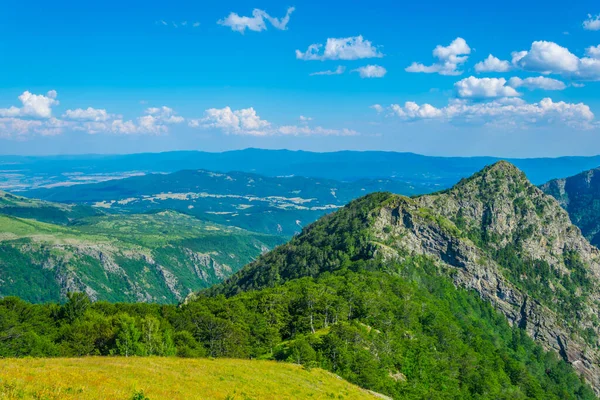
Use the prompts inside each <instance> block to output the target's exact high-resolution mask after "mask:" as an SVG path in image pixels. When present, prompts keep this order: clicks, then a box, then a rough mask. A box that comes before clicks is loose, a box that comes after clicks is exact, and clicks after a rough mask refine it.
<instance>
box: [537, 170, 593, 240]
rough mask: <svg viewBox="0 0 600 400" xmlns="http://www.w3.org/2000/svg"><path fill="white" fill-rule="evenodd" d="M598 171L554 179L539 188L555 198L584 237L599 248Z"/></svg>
mask: <svg viewBox="0 0 600 400" xmlns="http://www.w3.org/2000/svg"><path fill="white" fill-rule="evenodd" d="M598 171H599V170H598V169H592V170H589V171H585V172H582V173H580V174H578V175H575V176H572V177H569V178H565V179H555V180H552V181H550V182H548V183H546V184H544V185H542V186H540V188H541V189H542V190H543V191H544V192H545V193H547V194H549V195H551V196H552V197H554V198H556V200H558V202H559V203H560V204H561V205H562V206H563V207H564V208H565V209H566V210H567V211H568V213H569V216H570V217H571V220H572V221H573V223H574V224H575V225H577V226H578V227H579V228H580V229H581V232H582V233H583V234H584V236H585V237H587V238H588V239H589V241H590V242H591V243H592V244H593V245H595V246H600V174H598Z"/></svg>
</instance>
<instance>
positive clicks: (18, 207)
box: [0, 190, 104, 225]
mask: <svg viewBox="0 0 600 400" xmlns="http://www.w3.org/2000/svg"><path fill="white" fill-rule="evenodd" d="M0 214H4V215H12V216H15V217H21V218H31V219H35V220H38V221H42V222H49V223H53V224H60V225H65V224H69V223H70V222H72V221H74V220H76V219H78V218H85V217H91V216H98V215H102V214H104V212H103V211H102V210H101V209H97V208H93V207H90V206H86V205H73V204H58V203H51V202H49V201H43V200H37V199H30V198H27V197H22V196H17V195H14V194H11V193H7V192H3V191H1V190H0Z"/></svg>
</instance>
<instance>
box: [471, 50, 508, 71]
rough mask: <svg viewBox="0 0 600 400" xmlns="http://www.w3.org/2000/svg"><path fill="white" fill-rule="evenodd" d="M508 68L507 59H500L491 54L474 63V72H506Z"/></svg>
mask: <svg viewBox="0 0 600 400" xmlns="http://www.w3.org/2000/svg"><path fill="white" fill-rule="evenodd" d="M509 70H510V63H509V62H508V61H504V60H500V59H499V58H497V57H494V56H493V55H491V54H490V55H489V56H488V57H487V58H486V59H485V60H483V61H481V62H478V63H477V64H475V71H476V72H479V73H481V72H507V71H509Z"/></svg>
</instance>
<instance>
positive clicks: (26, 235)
mask: <svg viewBox="0 0 600 400" xmlns="http://www.w3.org/2000/svg"><path fill="white" fill-rule="evenodd" d="M0 201H2V203H0V227H1V231H0V297H3V296H19V297H21V298H23V299H26V300H29V301H32V302H47V301H61V300H62V299H64V298H65V296H66V294H67V293H68V292H85V293H87V294H88V296H90V298H91V299H93V300H109V301H114V302H117V301H121V302H122V301H143V302H159V303H173V302H178V301H182V300H183V299H185V297H186V296H187V295H189V294H190V293H192V292H193V291H196V290H198V289H199V288H202V287H208V286H210V285H212V284H214V283H218V282H220V281H221V280H223V279H224V278H226V277H227V276H229V275H230V274H232V273H233V272H235V271H237V270H239V269H240V268H242V266H244V265H245V264H247V263H248V262H250V261H251V260H253V259H254V258H256V257H257V256H258V255H260V254H261V253H263V252H265V251H267V250H269V249H271V248H273V247H275V246H276V245H278V244H281V243H282V242H283V241H282V239H281V238H279V237H276V236H269V235H264V234H257V233H252V232H248V231H245V230H243V229H239V228H235V227H230V226H223V225H218V224H215V223H211V222H202V221H199V220H197V219H195V218H193V217H191V216H188V215H185V214H180V213H177V212H175V211H157V212H154V213H149V214H128V215H108V214H104V213H102V214H100V212H98V211H96V210H95V209H93V208H91V207H83V206H81V207H80V206H69V205H63V204H57V203H49V202H39V201H32V200H29V199H26V198H22V197H18V196H14V195H10V194H2V195H1V196H0ZM32 217H35V218H37V219H32ZM42 221H49V222H42Z"/></svg>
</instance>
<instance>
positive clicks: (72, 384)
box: [0, 357, 382, 400]
mask: <svg viewBox="0 0 600 400" xmlns="http://www.w3.org/2000/svg"><path fill="white" fill-rule="evenodd" d="M0 382H1V385H0V398H6V399H13V398H15V399H16V398H19V399H40V398H43V399H81V398H85V399H89V400H93V399H98V400H104V399H115V400H118V399H123V400H131V399H136V400H138V399H139V400H142V399H143V400H158V399H171V400H178V399H180V400H188V399H207V400H208V399H215V400H223V399H264V398H277V399H293V398H311V399H331V398H337V399H348V400H351V399H357V400H358V399H378V398H379V399H381V398H382V396H376V395H374V394H371V393H369V392H367V391H366V390H363V389H360V388H358V387H356V386H354V385H351V384H349V383H348V382H346V381H344V380H341V379H339V378H338V377H336V376H335V375H333V374H331V373H328V372H326V371H323V370H320V369H311V370H306V369H304V368H302V367H300V366H297V365H292V364H282V363H275V362H272V361H257V360H254V361H249V360H232V359H218V360H208V359H201V360H191V359H174V358H145V359H144V358H124V357H123V358H120V357H111V358H98V357H93V358H79V359H77V358H75V359H50V360H41V359H25V360H15V359H2V360H0Z"/></svg>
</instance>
